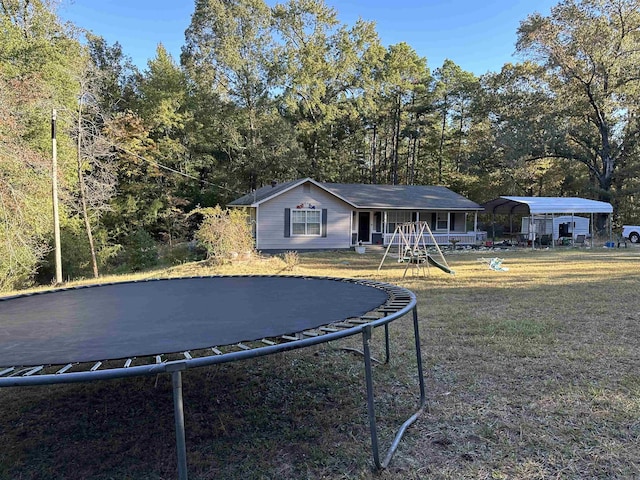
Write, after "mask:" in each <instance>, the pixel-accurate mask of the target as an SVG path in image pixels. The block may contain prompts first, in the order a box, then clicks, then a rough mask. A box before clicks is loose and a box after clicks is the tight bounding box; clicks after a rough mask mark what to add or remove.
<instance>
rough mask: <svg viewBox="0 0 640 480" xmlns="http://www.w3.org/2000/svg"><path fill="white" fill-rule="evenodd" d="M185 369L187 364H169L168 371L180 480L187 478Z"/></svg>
mask: <svg viewBox="0 0 640 480" xmlns="http://www.w3.org/2000/svg"><path fill="white" fill-rule="evenodd" d="M184 369H185V366H184V364H182V363H177V364H172V365H167V371H169V372H171V383H172V385H173V417H174V419H175V422H176V448H177V451H178V478H179V480H187V444H186V441H185V434H184V407H183V401H182V370H184Z"/></svg>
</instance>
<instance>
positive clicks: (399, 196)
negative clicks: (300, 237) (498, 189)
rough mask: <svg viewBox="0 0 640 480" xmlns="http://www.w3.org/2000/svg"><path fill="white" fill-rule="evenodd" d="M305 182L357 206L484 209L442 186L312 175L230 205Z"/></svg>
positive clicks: (265, 197) (261, 190)
mask: <svg viewBox="0 0 640 480" xmlns="http://www.w3.org/2000/svg"><path fill="white" fill-rule="evenodd" d="M305 182H311V183H314V184H315V185H318V186H319V187H321V188H324V189H325V190H327V191H328V192H329V193H332V194H334V195H336V196H337V197H340V198H342V199H343V200H345V201H347V202H348V203H350V204H352V205H353V206H354V207H357V208H395V209H422V210H424V209H429V210H482V207H481V206H480V205H478V204H477V203H475V202H472V201H471V200H469V199H467V198H465V197H463V196H462V195H459V194H457V193H455V192H453V191H451V190H449V189H448V188H446V187H442V186H426V185H370V184H360V183H354V184H346V183H321V182H316V181H314V180H312V179H310V178H305V179H300V180H293V181H290V182H284V183H279V184H277V185H275V186H271V185H267V186H266V187H262V188H259V189H258V190H256V191H255V192H253V193H249V194H247V195H244V196H242V197H240V198H238V199H237V200H234V201H233V202H231V203H230V204H229V205H231V206H245V205H256V204H258V203H261V202H263V201H265V200H268V199H269V198H271V197H274V196H277V195H279V194H281V193H283V192H284V191H286V190H289V189H291V188H293V187H295V186H297V185H300V184H302V183H305Z"/></svg>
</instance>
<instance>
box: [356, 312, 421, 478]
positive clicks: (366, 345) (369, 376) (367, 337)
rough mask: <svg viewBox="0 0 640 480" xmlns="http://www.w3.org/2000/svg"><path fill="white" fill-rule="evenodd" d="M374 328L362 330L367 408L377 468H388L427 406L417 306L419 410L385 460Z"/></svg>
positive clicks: (414, 329)
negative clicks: (376, 392) (373, 358)
mask: <svg viewBox="0 0 640 480" xmlns="http://www.w3.org/2000/svg"><path fill="white" fill-rule="evenodd" d="M372 330H373V328H372V327H371V326H370V325H367V326H365V327H364V329H363V330H362V342H363V350H362V351H363V353H364V370H365V377H366V384H367V408H368V411H369V428H370V429H371V447H372V450H373V462H374V463H375V466H376V468H378V469H383V468H387V466H388V465H389V462H391V459H392V458H393V455H394V454H395V452H396V450H397V448H398V445H399V444H400V440H401V439H402V437H403V435H404V432H405V431H406V430H407V428H408V427H409V426H410V425H411V424H412V423H413V422H415V421H416V420H417V419H418V418H419V417H420V415H422V412H424V410H425V407H426V405H427V400H426V398H427V397H426V394H425V385H424V374H423V368H422V353H421V346H420V331H419V328H418V309H417V307H414V308H413V332H414V336H415V347H416V360H417V367H418V382H419V385H420V405H419V408H418V410H417V411H416V412H415V413H414V414H413V415H411V417H409V418H408V419H407V420H406V421H405V422H404V423H403V424H402V426H401V427H400V429H399V430H398V433H397V434H396V436H395V438H394V440H393V443H392V444H391V447H389V450H388V451H387V455H386V456H385V458H384V460H383V461H382V462H380V452H379V447H378V431H377V427H376V412H375V405H374V402H373V373H372V368H371V350H370V343H371V331H372Z"/></svg>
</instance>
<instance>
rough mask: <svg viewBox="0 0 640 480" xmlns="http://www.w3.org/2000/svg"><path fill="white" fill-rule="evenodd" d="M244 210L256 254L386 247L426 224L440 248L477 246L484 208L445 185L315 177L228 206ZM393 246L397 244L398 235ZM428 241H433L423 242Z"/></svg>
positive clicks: (275, 185) (258, 192)
mask: <svg viewBox="0 0 640 480" xmlns="http://www.w3.org/2000/svg"><path fill="white" fill-rule="evenodd" d="M229 207H239V208H246V209H248V211H249V215H250V219H251V222H252V224H253V225H254V235H255V239H256V248H257V249H258V250H307V249H342V248H344V249H347V248H350V247H352V246H354V245H358V244H360V243H361V244H363V245H388V244H389V242H391V241H392V239H393V238H394V232H395V230H396V226H397V225H399V224H402V223H406V222H416V221H426V222H428V224H429V226H430V228H431V230H432V232H433V236H434V238H435V240H436V241H437V242H438V244H448V243H450V241H451V240H454V242H455V243H457V244H459V245H464V244H467V245H468V244H475V243H476V241H477V240H478V239H479V237H478V235H479V234H480V232H478V231H477V225H478V212H481V211H482V210H483V209H482V207H481V206H480V205H478V204H477V203H475V202H472V201H471V200H469V199H467V198H465V197H463V196H462V195H459V194H457V193H455V192H453V191H451V190H449V189H448V188H446V187H441V186H422V185H364V184H342V183H323V182H317V181H315V180H313V179H311V178H304V179H299V180H293V181H289V182H285V183H275V182H273V183H272V184H271V185H267V186H265V187H262V188H259V189H258V190H255V191H253V192H251V193H249V194H247V195H244V196H242V197H240V198H238V199H237V200H234V201H233V202H231V203H230V204H229ZM395 237H396V238H395V239H394V240H393V243H396V242H399V239H398V238H397V236H395ZM425 243H427V244H429V243H433V241H432V240H430V239H426V238H425Z"/></svg>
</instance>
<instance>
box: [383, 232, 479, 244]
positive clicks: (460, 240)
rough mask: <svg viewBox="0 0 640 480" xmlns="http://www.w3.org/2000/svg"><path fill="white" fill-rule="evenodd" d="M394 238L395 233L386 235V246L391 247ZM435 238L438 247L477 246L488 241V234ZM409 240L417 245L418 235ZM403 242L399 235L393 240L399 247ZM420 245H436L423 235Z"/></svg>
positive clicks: (440, 236)
mask: <svg viewBox="0 0 640 480" xmlns="http://www.w3.org/2000/svg"><path fill="white" fill-rule="evenodd" d="M392 238H393V233H385V234H384V244H385V245H389V243H390V242H391V239H392ZM433 238H435V241H436V242H437V243H438V245H454V244H455V245H476V244H478V243H481V242H484V241H485V240H486V239H487V232H461V233H456V232H449V233H434V234H433ZM407 240H408V241H409V243H410V244H411V245H415V243H416V235H410V236H409V238H408V239H407ZM402 242H403V240H402V238H401V237H400V236H399V235H396V236H395V238H393V245H398V244H400V243H402ZM418 243H419V244H420V245H422V244H423V243H424V245H434V243H433V240H432V239H431V237H430V236H429V235H423V238H422V239H419V241H418Z"/></svg>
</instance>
